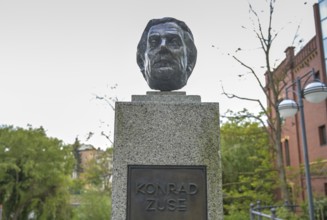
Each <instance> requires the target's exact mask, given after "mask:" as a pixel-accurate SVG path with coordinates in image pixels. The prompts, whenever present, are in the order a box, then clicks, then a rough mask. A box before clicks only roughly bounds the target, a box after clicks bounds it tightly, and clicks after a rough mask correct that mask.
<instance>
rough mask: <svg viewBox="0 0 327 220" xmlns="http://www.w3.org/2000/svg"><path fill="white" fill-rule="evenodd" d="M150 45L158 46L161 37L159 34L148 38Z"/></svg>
mask: <svg viewBox="0 0 327 220" xmlns="http://www.w3.org/2000/svg"><path fill="white" fill-rule="evenodd" d="M148 42H149V45H150V47H156V46H158V45H159V43H160V38H159V37H157V36H151V37H150V38H149V40H148Z"/></svg>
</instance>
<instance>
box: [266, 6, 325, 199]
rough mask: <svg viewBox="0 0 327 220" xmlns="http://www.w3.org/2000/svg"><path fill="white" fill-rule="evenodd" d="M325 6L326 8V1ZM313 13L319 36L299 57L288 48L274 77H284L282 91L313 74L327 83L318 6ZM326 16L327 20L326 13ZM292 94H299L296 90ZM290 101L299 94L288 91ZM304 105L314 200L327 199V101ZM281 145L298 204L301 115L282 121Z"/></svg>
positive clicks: (302, 188) (301, 195)
mask: <svg viewBox="0 0 327 220" xmlns="http://www.w3.org/2000/svg"><path fill="white" fill-rule="evenodd" d="M325 2H326V4H327V0H326V1H325ZM313 10H314V16H315V30H316V35H315V36H314V37H313V38H312V39H311V40H310V41H309V42H308V43H307V44H306V45H305V46H304V47H303V48H302V49H301V50H300V51H299V52H298V53H296V54H295V52H294V47H289V48H287V49H286V50H285V54H286V58H285V59H284V60H283V61H282V62H281V64H280V65H279V66H278V67H277V68H276V70H275V71H274V74H278V76H283V80H282V82H281V85H280V87H281V88H282V87H288V86H289V85H291V84H292V83H293V82H294V81H295V80H296V78H297V77H301V76H303V75H305V74H307V73H308V72H310V71H312V70H313V72H314V75H315V77H317V78H319V80H320V81H321V82H323V83H325V84H326V83H327V81H326V62H325V56H324V49H326V48H327V47H324V46H323V42H324V41H323V39H324V35H323V33H322V29H323V28H322V25H321V24H322V23H321V21H322V20H321V18H320V13H319V4H315V5H314V6H313ZM320 11H321V10H320ZM326 12H327V10H326ZM325 14H326V16H327V13H325ZM326 26H327V20H326ZM326 36H327V30H326ZM326 43H327V40H326ZM313 79H314V77H312V78H311V79H310V80H309V81H308V82H305V80H301V82H302V81H304V82H302V83H303V84H302V85H301V86H302V88H304V87H305V85H306V83H309V82H312V81H313ZM291 90H292V89H291ZM293 90H294V91H296V87H295V86H294V87H293ZM285 96H286V92H284V91H281V93H280V100H282V99H284V98H286V97H285ZM287 98H289V99H293V100H295V101H296V100H297V94H296V93H295V92H292V91H289V92H288V97H287ZM303 102H304V115H305V124H306V134H307V143H308V154H309V161H310V169H311V183H312V191H313V195H314V196H315V197H320V196H327V133H326V126H327V101H324V102H322V103H318V104H312V103H309V102H307V101H306V100H303ZM277 104H278V103H277ZM269 105H270V104H268V107H269ZM281 143H282V152H283V160H284V161H283V162H284V166H285V167H286V172H287V182H288V184H289V186H290V190H291V195H292V199H293V202H294V203H298V204H299V203H301V202H302V201H304V200H305V199H306V196H307V194H306V181H305V173H304V155H303V149H302V146H303V145H302V136H301V125H300V114H296V115H295V116H293V117H290V118H286V119H284V120H283V124H282V138H281Z"/></svg>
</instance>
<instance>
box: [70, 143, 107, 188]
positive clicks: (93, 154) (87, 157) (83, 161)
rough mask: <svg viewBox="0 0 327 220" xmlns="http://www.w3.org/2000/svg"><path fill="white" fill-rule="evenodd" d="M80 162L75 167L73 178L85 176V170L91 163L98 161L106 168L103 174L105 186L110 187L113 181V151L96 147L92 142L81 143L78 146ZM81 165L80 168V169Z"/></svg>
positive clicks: (98, 163)
mask: <svg viewBox="0 0 327 220" xmlns="http://www.w3.org/2000/svg"><path fill="white" fill-rule="evenodd" d="M78 155H79V164H78V165H77V166H76V168H75V169H74V172H73V174H72V177H73V178H84V173H85V171H86V170H87V169H88V168H89V166H90V165H92V164H93V163H96V164H97V165H98V166H101V168H102V169H104V170H106V172H105V173H103V174H102V177H101V178H102V180H103V187H110V186H111V181H112V167H113V165H112V153H108V152H107V151H104V150H101V149H100V148H98V149H96V148H95V147H94V146H92V145H90V144H81V145H80V147H79V148H78ZM78 167H79V169H78Z"/></svg>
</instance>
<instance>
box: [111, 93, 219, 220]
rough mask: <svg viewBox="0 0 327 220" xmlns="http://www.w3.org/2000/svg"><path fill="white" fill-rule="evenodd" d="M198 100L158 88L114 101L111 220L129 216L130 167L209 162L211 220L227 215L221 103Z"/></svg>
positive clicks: (209, 214)
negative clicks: (220, 136) (223, 203)
mask: <svg viewBox="0 0 327 220" xmlns="http://www.w3.org/2000/svg"><path fill="white" fill-rule="evenodd" d="M199 98H200V97H198V96H194V97H192V96H191V97H189V96H186V95H185V94H183V93H171V94H170V93H160V92H158V93H148V94H147V95H146V96H144V97H140V96H134V97H133V100H132V102H117V103H116V110H115V111H116V113H115V114H116V115H115V140H114V142H115V145H114V161H113V162H114V170H113V175H114V176H113V192H112V220H125V219H126V208H127V207H126V204H127V167H128V165H204V166H206V167H207V169H206V170H207V192H208V197H207V199H208V206H207V207H208V219H209V220H220V219H223V209H222V208H223V207H222V189H221V165H220V161H221V157H220V149H219V105H218V103H201V102H200V100H199ZM193 99H194V100H193ZM186 100H187V101H186ZM192 100H193V101H192Z"/></svg>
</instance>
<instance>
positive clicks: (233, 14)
mask: <svg viewBox="0 0 327 220" xmlns="http://www.w3.org/2000/svg"><path fill="white" fill-rule="evenodd" d="M249 1H250V2H252V4H253V5H254V7H255V8H256V10H257V11H258V12H259V14H260V15H262V16H263V15H266V14H267V13H266V12H267V7H265V4H263V3H265V2H266V1H263V0H252V1H251V0H249ZM316 2H317V0H307V1H305V0H277V4H276V13H275V17H274V20H273V26H274V27H275V28H276V29H277V30H280V29H282V28H283V30H282V31H281V32H280V34H279V37H278V38H277V40H276V42H275V44H274V46H273V47H274V50H273V57H274V58H280V60H282V59H284V57H285V55H284V50H285V49H286V47H287V46H291V44H292V41H293V38H294V35H295V33H296V29H297V26H298V25H300V29H299V38H297V40H296V42H295V44H294V46H296V47H297V49H299V48H300V47H301V45H302V46H303V45H304V43H306V42H308V41H309V40H310V39H311V38H312V37H313V36H314V35H315V30H314V18H313V8H312V6H313V4H314V3H316ZM168 16H169V17H175V18H177V19H179V20H182V21H184V22H185V23H186V24H187V25H188V26H189V27H190V29H191V30H192V32H193V35H194V38H195V44H196V46H197V49H198V58H197V64H196V67H195V69H194V71H193V73H192V75H191V77H190V79H189V81H188V85H187V86H185V87H184V88H182V89H181V91H186V93H187V94H189V95H201V97H202V101H204V102H219V103H220V111H221V113H224V112H226V110H227V109H231V110H233V111H238V110H241V109H243V108H248V109H249V110H250V111H257V110H258V107H257V105H256V104H254V103H248V102H242V101H239V100H236V99H233V100H228V99H227V98H225V97H224V96H223V95H221V92H222V89H221V85H223V86H224V88H225V90H226V91H227V92H231V93H235V94H238V95H242V96H246V97H251V98H261V100H263V101H264V97H263V96H262V94H261V92H260V90H259V89H258V86H257V84H256V83H254V79H253V78H252V77H251V76H250V75H249V74H246V72H247V71H246V69H244V68H242V67H241V66H240V65H239V64H238V63H236V61H234V60H233V59H232V58H231V57H230V56H228V55H227V54H228V53H231V54H233V53H234V51H236V49H237V48H242V50H243V51H244V52H242V53H239V56H240V58H242V60H243V61H244V62H246V63H247V64H249V65H251V66H253V67H255V68H256V69H259V70H260V66H263V65H264V64H265V62H264V59H263V53H262V52H261V50H259V49H257V48H258V47H259V44H258V42H257V40H256V39H255V38H254V36H253V33H252V32H250V31H246V30H244V29H242V28H241V26H242V25H244V26H247V27H251V26H250V25H249V13H248V1H247V0H239V1H221V0H201V1H199V0H165V1H157V0H137V1H136V0H119V1H118V0H117V1H114V0H92V1H91V0H55V1H54V0H52V1H50V0H0V124H7V125H14V126H20V127H26V125H27V124H31V125H32V126H33V127H39V126H43V127H44V128H45V129H46V130H47V134H48V135H49V136H52V137H57V138H59V139H62V140H64V142H65V143H73V142H74V139H75V137H79V139H80V140H81V141H82V142H85V143H90V144H93V145H94V146H95V147H101V148H105V147H108V146H110V145H111V144H110V142H108V141H107V140H106V139H105V138H104V137H102V136H101V135H100V132H101V131H106V132H107V133H108V132H109V131H111V134H112V133H113V123H114V112H113V111H112V110H111V108H110V107H109V106H108V105H107V104H106V103H105V102H104V101H100V100H97V99H95V95H99V96H104V95H106V96H108V97H117V98H118V99H119V100H120V101H130V98H131V95H132V94H133V95H134V94H135V95H136V94H137V95H143V94H145V93H146V91H150V89H149V88H148V86H147V84H146V82H145V80H144V79H143V76H142V74H141V73H140V71H139V68H138V66H137V64H136V56H135V54H136V46H137V43H138V41H139V39H140V37H141V34H142V32H143V29H144V28H145V25H146V24H147V22H148V21H149V20H150V19H152V18H161V17H168ZM300 39H303V43H302V44H298V43H297V42H298V41H299V40H300ZM212 45H214V46H215V47H212ZM277 64H278V63H277ZM263 72H264V69H262V73H263ZM240 74H245V75H244V76H243V77H238V75H240ZM262 75H263V74H262ZM115 84H118V87H117V88H116V89H110V87H111V86H114V85H115ZM88 132H93V133H95V135H94V136H93V137H92V138H91V139H90V140H89V141H88V142H86V137H87V134H88Z"/></svg>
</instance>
